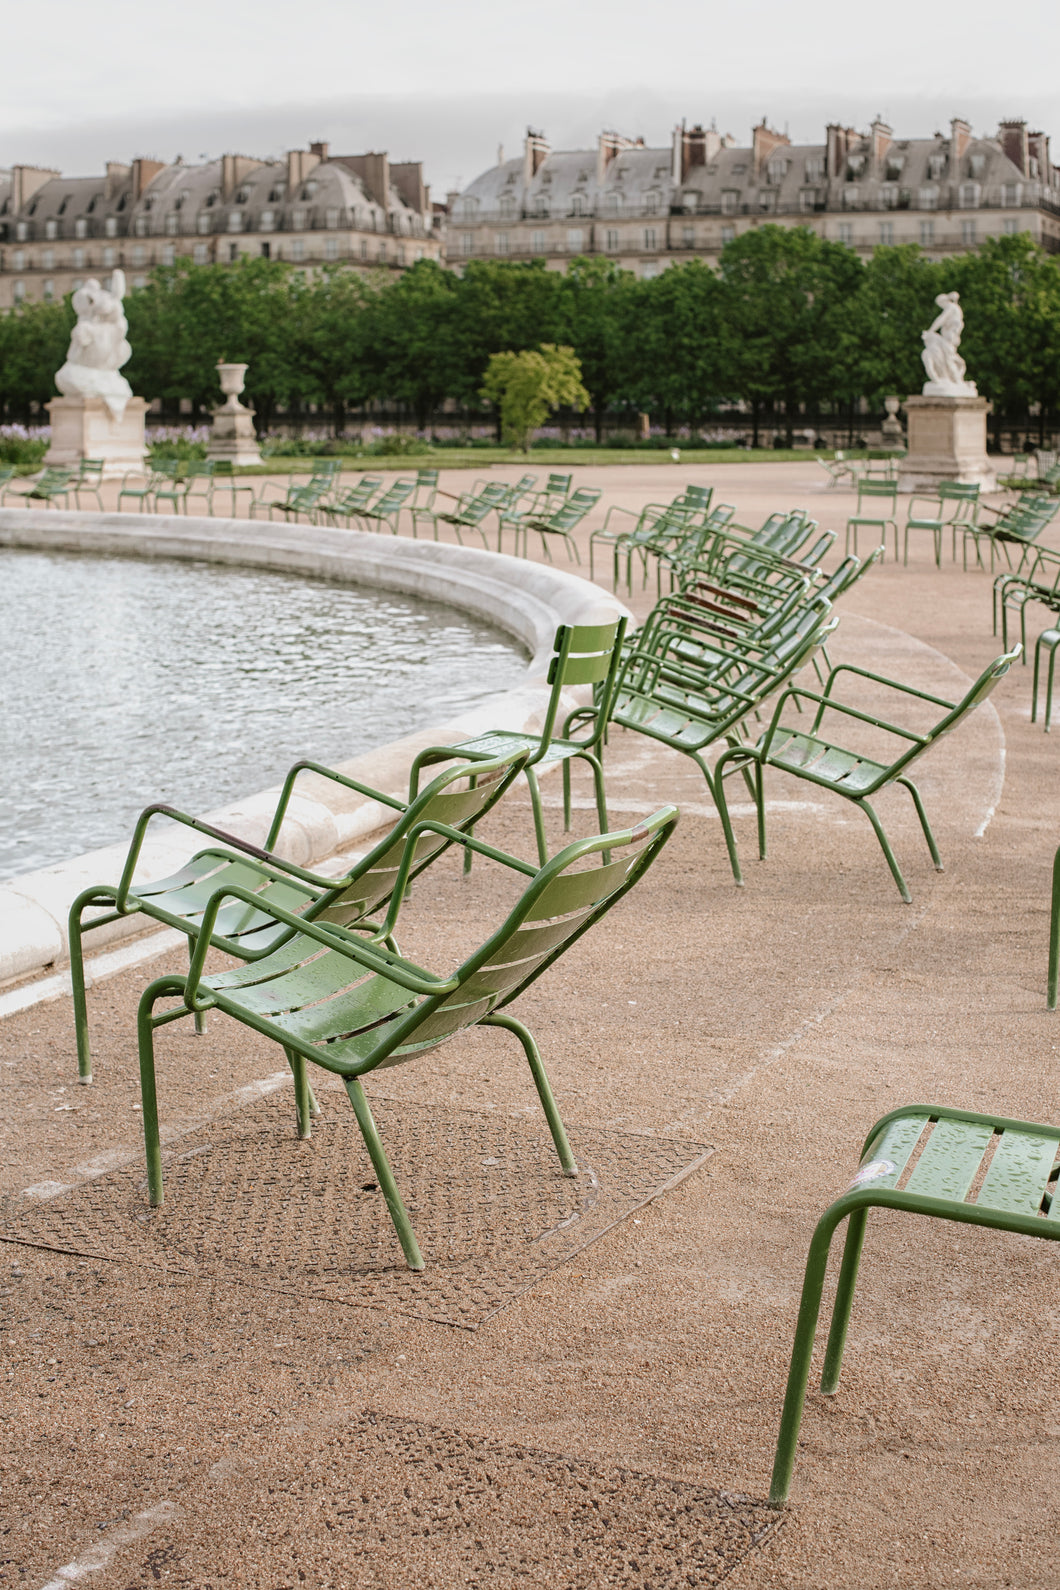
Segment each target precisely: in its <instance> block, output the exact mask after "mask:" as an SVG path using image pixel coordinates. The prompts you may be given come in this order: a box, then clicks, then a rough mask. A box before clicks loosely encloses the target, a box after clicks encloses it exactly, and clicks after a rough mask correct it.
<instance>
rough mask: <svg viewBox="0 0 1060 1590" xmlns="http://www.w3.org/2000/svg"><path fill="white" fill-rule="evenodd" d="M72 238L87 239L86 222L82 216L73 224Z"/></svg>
mask: <svg viewBox="0 0 1060 1590" xmlns="http://www.w3.org/2000/svg"><path fill="white" fill-rule="evenodd" d="M74 236H75V237H87V236H88V222H87V221H86V220H85V218H84V216H83V215H82V216H79V217H78V219H77V220H76V221H75V222H74Z"/></svg>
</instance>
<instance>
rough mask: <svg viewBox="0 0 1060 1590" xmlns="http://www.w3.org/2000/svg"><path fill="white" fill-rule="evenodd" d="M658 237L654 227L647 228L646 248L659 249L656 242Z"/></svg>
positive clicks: (645, 236)
mask: <svg viewBox="0 0 1060 1590" xmlns="http://www.w3.org/2000/svg"><path fill="white" fill-rule="evenodd" d="M656 235H657V234H656V231H655V228H654V227H653V226H646V227H645V228H644V247H645V248H656V247H658V245H657V243H656V241H655V239H656Z"/></svg>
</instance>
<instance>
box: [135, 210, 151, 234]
mask: <svg viewBox="0 0 1060 1590" xmlns="http://www.w3.org/2000/svg"><path fill="white" fill-rule="evenodd" d="M147 231H148V223H147V217H146V215H138V216H137V217H136V220H135V221H134V222H133V236H134V237H146V236H147Z"/></svg>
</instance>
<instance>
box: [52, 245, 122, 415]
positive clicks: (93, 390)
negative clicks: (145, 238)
mask: <svg viewBox="0 0 1060 1590" xmlns="http://www.w3.org/2000/svg"><path fill="white" fill-rule="evenodd" d="M124 297H125V275H124V272H122V271H115V272H114V273H113V275H112V276H111V278H110V290H109V291H108V289H107V288H106V287H101V286H100V284H99V282H97V281H96V279H95V277H94V276H93V277H91V278H90V279H89V280H88V281H87V282H86V283H85V285H84V286H83V287H79V288H78V289H77V291H76V293H75V294H74V296H73V306H74V310H75V312H76V314H77V325H76V326H75V327H74V330H73V335H72V336H71V338H70V347H69V348H68V350H67V354H66V363H65V364H64V365H63V367H62V369H61V370H60V371H59V372H58V374H57V375H56V377H55V384H56V386H57V387H58V388H59V391H60V392H61V393H62V394H63V396H64V397H69V398H93V397H100V398H102V399H103V401H104V402H105V403H106V405H107V407H108V408H109V409H110V412H111V414H112V415H113V416H114V419H115V421H116V422H117V423H118V424H120V423H121V420H122V417H123V415H124V414H125V405H126V404H127V403H128V401H129V399H130V398H131V397H132V387H131V386H130V385H129V383H128V381H126V379H125V377H124V376H123V375H119V373H118V372H119V371H120V369H121V367H122V365H123V364H127V363H128V361H129V359H131V358H132V349H131V348H130V347H129V344H128V342H127V341H126V337H125V333H126V332H127V331H128V329H129V322H128V321H127V320H126V318H125V315H124V313H123V311H122V299H123V298H124Z"/></svg>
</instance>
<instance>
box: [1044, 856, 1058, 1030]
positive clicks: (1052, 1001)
mask: <svg viewBox="0 0 1060 1590" xmlns="http://www.w3.org/2000/svg"><path fill="white" fill-rule="evenodd" d="M1058 980H1060V850H1058V851H1057V852H1056V856H1055V858H1054V860H1053V901H1052V907H1051V910H1050V915H1049V987H1048V993H1047V996H1046V1006H1047V1008H1048V1009H1049V1010H1055V1009H1056V985H1057V982H1058Z"/></svg>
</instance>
